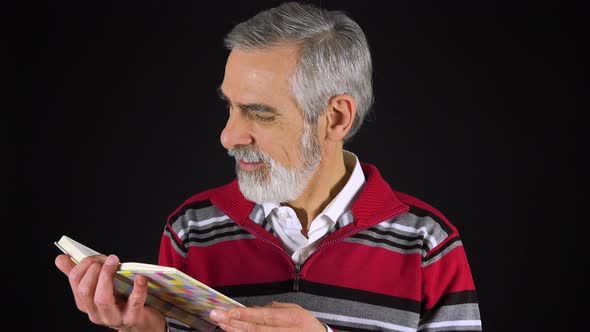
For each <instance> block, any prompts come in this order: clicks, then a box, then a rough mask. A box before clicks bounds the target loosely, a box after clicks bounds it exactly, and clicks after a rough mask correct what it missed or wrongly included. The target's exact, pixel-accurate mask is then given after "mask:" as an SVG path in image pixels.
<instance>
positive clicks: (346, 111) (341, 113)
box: [326, 94, 356, 141]
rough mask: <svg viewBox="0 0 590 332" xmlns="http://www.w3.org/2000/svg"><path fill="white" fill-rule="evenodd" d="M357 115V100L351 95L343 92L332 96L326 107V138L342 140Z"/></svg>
mask: <svg viewBox="0 0 590 332" xmlns="http://www.w3.org/2000/svg"><path fill="white" fill-rule="evenodd" d="M355 115H356V101H355V100H354V98H353V97H352V96H351V95H347V94H342V95H337V96H334V97H332V98H330V101H329V102H328V107H327V109H326V120H327V126H326V138H327V139H329V140H332V141H342V140H343V139H344V136H346V133H348V131H349V130H350V128H352V123H353V121H354V117H355Z"/></svg>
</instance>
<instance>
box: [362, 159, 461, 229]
mask: <svg viewBox="0 0 590 332" xmlns="http://www.w3.org/2000/svg"><path fill="white" fill-rule="evenodd" d="M362 164H363V172H364V173H365V176H367V177H368V178H371V181H370V182H374V183H377V184H379V186H377V188H378V190H374V191H376V192H377V194H378V195H381V196H384V197H386V198H387V199H386V200H385V203H386V204H387V205H389V204H401V205H403V206H407V213H408V214H410V215H411V216H412V217H413V218H415V219H416V221H418V222H420V223H425V224H432V225H435V224H438V226H439V227H442V228H443V229H445V230H446V231H447V232H448V233H449V234H453V233H456V232H457V229H456V228H455V226H454V225H453V224H452V223H451V222H450V221H449V220H448V219H447V217H446V216H445V215H444V214H443V213H442V212H441V211H440V210H438V209H437V208H435V207H434V206H432V205H431V204H429V203H427V202H425V201H424V200H422V199H420V198H418V197H417V196H414V195H410V194H408V193H405V192H402V191H399V190H397V189H393V188H392V187H391V186H390V184H389V183H388V182H387V181H386V180H385V179H384V178H383V177H382V176H381V173H380V172H379V170H378V168H377V167H376V166H374V165H372V164H368V163H362ZM374 200H375V199H374V198H373V201H374Z"/></svg>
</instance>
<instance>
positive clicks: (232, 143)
mask: <svg viewBox="0 0 590 332" xmlns="http://www.w3.org/2000/svg"><path fill="white" fill-rule="evenodd" d="M237 113H239V112H230V116H229V119H227V123H226V124H225V128H223V130H222V131H221V137H220V139H221V145H223V147H224V148H226V149H228V150H229V149H232V148H234V147H236V146H238V145H250V144H252V143H254V138H253V137H252V134H251V133H250V129H249V126H248V123H247V121H246V119H243V118H242V116H241V115H240V114H237Z"/></svg>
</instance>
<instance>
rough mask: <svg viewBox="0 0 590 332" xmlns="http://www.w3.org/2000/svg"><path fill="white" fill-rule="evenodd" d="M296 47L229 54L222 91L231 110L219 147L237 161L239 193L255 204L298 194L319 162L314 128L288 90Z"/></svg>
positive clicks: (319, 154)
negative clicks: (226, 150)
mask: <svg viewBox="0 0 590 332" xmlns="http://www.w3.org/2000/svg"><path fill="white" fill-rule="evenodd" d="M296 61H297V49H296V48H294V47H275V48H271V49H266V50H253V51H242V50H233V51H232V52H231V53H230V55H229V57H228V60H227V64H226V68H225V76H224V80H223V83H222V85H221V87H220V92H221V95H222V98H224V99H226V100H227V102H228V107H229V119H228V121H227V124H226V126H225V128H224V129H223V131H222V133H221V143H222V144H223V146H224V147H225V148H226V149H228V152H229V154H230V155H232V156H234V157H235V158H236V172H237V175H238V181H239V185H240V190H241V191H242V193H243V194H244V196H245V197H246V198H247V199H249V200H251V201H254V202H256V203H263V202H275V203H280V202H288V201H292V200H294V199H296V198H297V197H299V195H301V193H302V192H303V190H304V189H305V187H306V186H307V183H308V181H309V178H310V177H311V175H312V174H313V172H314V171H315V170H316V169H317V166H318V165H319V162H320V159H321V153H320V147H319V143H318V140H317V133H316V131H315V128H312V127H311V126H309V125H304V120H303V113H302V111H301V110H300V109H299V108H298V107H297V104H296V103H295V101H294V99H293V97H292V96H291V93H290V89H289V81H288V79H289V75H290V74H291V72H292V71H293V69H294V67H295V64H296Z"/></svg>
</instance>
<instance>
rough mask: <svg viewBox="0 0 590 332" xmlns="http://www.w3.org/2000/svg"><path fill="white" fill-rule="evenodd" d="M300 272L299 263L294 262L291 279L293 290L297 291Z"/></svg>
mask: <svg viewBox="0 0 590 332" xmlns="http://www.w3.org/2000/svg"><path fill="white" fill-rule="evenodd" d="M300 272H301V264H295V279H293V291H294V292H299V273H300Z"/></svg>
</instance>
